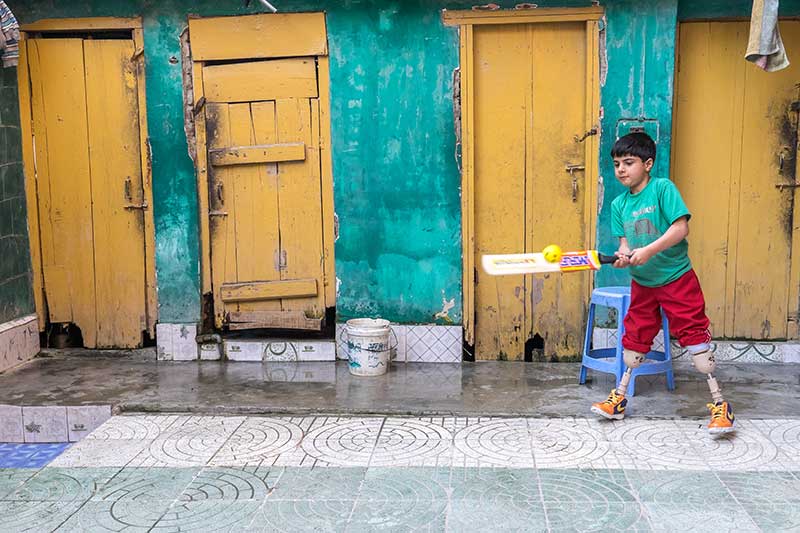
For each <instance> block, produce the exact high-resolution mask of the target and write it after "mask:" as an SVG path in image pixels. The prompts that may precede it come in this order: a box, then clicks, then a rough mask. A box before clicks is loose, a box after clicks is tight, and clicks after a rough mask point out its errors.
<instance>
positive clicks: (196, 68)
mask: <svg viewBox="0 0 800 533" xmlns="http://www.w3.org/2000/svg"><path fill="white" fill-rule="evenodd" d="M244 18H246V19H249V20H253V21H257V23H258V26H259V28H260V32H262V34H263V35H270V39H269V41H270V43H280V44H270V43H266V42H263V41H261V42H259V41H255V40H252V39H249V38H248V37H246V36H245V37H242V36H239V37H238V38H236V37H235V35H236V33H235V32H231V33H229V34H228V35H229V36H230V39H229V40H228V42H227V43H226V46H224V47H218V46H208V45H205V46H203V45H200V46H198V45H197V43H196V42H193V41H194V40H193V39H192V38H191V32H192V31H193V28H195V31H225V30H224V28H222V27H221V26H223V27H224V26H226V25H229V24H233V25H235V23H236V19H244ZM201 25H203V26H205V27H202V26H201ZM298 29H301V30H302V33H300V36H301V37H303V38H305V40H304V39H298V38H297V36H298ZM188 31H189V41H190V46H189V48H190V49H189V50H188V51H187V53H188V57H185V58H184V59H185V60H188V61H190V62H191V84H192V95H193V100H192V105H193V109H192V112H191V121H192V122H193V123H194V124H193V127H194V133H195V158H196V159H195V169H196V172H197V197H198V213H199V217H200V221H199V222H200V274H201V276H200V278H201V279H200V292H201V296H202V298H203V308H204V309H203V315H204V318H205V314H206V309H207V303H206V298H207V296H206V295H208V294H211V300H212V301H211V304H210V305H211V306H212V307H213V305H214V303H213V287H212V280H211V233H210V227H209V226H210V225H209V216H210V208H209V198H208V195H209V188H208V187H209V181H208V179H209V176H208V142H207V141H208V140H207V137H206V123H205V119H204V118H203V119H202V120H201V118H202V117H204V108H205V102H206V97H205V94H204V89H203V66H204V65H205V64H206V62H208V61H220V60H226V59H229V60H235V59H278V58H284V57H314V58H316V60H317V83H318V91H319V107H320V110H319V115H320V141H319V142H320V164H321V179H322V184H321V185H322V253H323V257H324V263H323V285H324V289H323V290H324V302H325V307H326V308H330V307H334V306H335V305H336V274H335V272H336V271H335V258H334V242H335V240H336V237H337V235H336V234H337V233H338V230H337V229H336V228H335V226H337V224H336V221H335V218H336V214H335V211H334V205H333V160H332V155H331V116H330V109H331V106H330V104H331V102H330V61H329V58H328V31H327V23H326V19H325V13H324V12H312V13H274V14H256V15H232V16H222V17H203V18H196V17H193V18H190V19H189V29H188ZM217 44H218V43H217ZM212 314H214V313H212ZM204 322H205V320H204ZM215 325H216V326H217V327H219V324H215Z"/></svg>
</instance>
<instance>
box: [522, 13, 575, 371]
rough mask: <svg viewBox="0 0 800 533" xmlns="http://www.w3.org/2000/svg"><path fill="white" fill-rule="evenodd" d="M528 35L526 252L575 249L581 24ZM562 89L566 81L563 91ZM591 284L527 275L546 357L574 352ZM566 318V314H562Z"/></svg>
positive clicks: (534, 327)
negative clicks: (570, 169)
mask: <svg viewBox="0 0 800 533" xmlns="http://www.w3.org/2000/svg"><path fill="white" fill-rule="evenodd" d="M531 36H532V41H531V53H530V56H529V57H528V59H527V60H528V61H530V64H531V67H529V70H530V71H531V72H532V75H531V95H532V99H531V105H532V106H533V107H532V113H531V115H530V130H529V132H528V134H527V135H526V150H527V151H528V152H529V153H530V154H531V155H530V158H529V166H528V168H527V172H526V181H528V182H529V185H528V188H527V190H528V198H527V201H526V203H527V210H528V213H529V217H528V224H527V225H526V226H527V227H526V228H525V233H526V245H527V249H526V251H528V252H535V251H540V250H542V249H543V248H544V247H545V246H547V245H548V244H550V243H554V242H555V243H560V244H561V246H563V247H564V248H565V249H574V248H580V247H582V246H583V245H584V244H586V242H587V235H586V228H585V226H584V222H585V216H584V215H585V213H584V207H585V202H586V193H587V191H586V182H587V181H588V180H587V178H586V176H587V173H586V171H585V170H578V171H575V172H574V178H575V189H573V180H572V177H571V176H570V174H569V173H568V172H567V171H566V166H567V165H580V166H584V167H585V166H586V163H587V161H586V159H585V158H586V150H585V146H584V145H583V144H582V143H576V142H575V136H576V135H578V136H581V135H582V134H583V133H584V132H585V131H586V124H587V123H588V122H589V121H590V120H591V118H590V117H587V98H588V97H589V96H588V95H587V93H588V80H587V79H586V64H587V61H588V58H587V50H586V24H585V23H584V22H558V23H551V24H537V25H534V26H533V31H532V33H531ZM530 58H533V59H532V60H531V59H530ZM565 87H569V91H568V92H566V93H565V91H564V88H565ZM549 110H558V112H557V113H553V112H549ZM573 195H574V197H573ZM556 213H557V216H554V214H556ZM530 278H532V276H529V279H530ZM588 284H589V276H561V275H553V276H545V279H544V280H542V279H541V277H537V278H535V279H533V280H532V287H531V288H530V290H529V291H528V294H526V304H527V305H529V307H527V312H526V324H525V330H524V331H525V332H526V335H527V336H528V337H527V338H530V337H533V336H535V335H537V334H538V335H540V336H541V337H543V338H544V355H545V357H548V358H550V357H553V356H556V357H563V356H571V355H574V354H576V353H578V352H579V350H580V344H581V342H582V339H583V331H584V320H583V316H584V307H585V304H584V301H585V300H584V297H585V294H586V292H587V286H588ZM565 317H570V318H569V319H567V320H565Z"/></svg>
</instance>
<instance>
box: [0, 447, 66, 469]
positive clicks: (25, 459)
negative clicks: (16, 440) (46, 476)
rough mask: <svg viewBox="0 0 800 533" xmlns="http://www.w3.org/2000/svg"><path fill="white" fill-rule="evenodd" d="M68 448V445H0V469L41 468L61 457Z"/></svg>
mask: <svg viewBox="0 0 800 533" xmlns="http://www.w3.org/2000/svg"><path fill="white" fill-rule="evenodd" d="M69 446H70V445H69V443H59V444H8V443H0V468H42V467H43V466H45V465H47V464H48V463H50V462H51V461H52V460H53V459H55V458H56V457H58V456H59V455H61V454H62V453H63V452H64V450H66V449H67V448H69Z"/></svg>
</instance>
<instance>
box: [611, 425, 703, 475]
mask: <svg viewBox="0 0 800 533" xmlns="http://www.w3.org/2000/svg"><path fill="white" fill-rule="evenodd" d="M609 440H610V441H611V442H612V443H613V446H614V449H615V452H616V453H617V455H618V457H619V461H620V463H622V466H623V468H638V467H640V466H641V465H642V464H645V465H647V466H652V467H653V468H656V469H675V470H705V469H707V468H708V466H707V465H706V462H705V460H704V458H703V457H702V456H701V455H699V454H698V451H697V449H696V448H695V443H693V442H692V440H691V439H690V438H689V436H688V435H687V434H686V433H684V431H683V428H682V427H680V426H678V424H676V423H674V422H673V421H660V420H659V421H633V420H631V421H630V422H629V421H628V420H625V423H623V424H620V425H619V426H618V427H617V428H616V429H614V430H613V431H612V432H611V433H610V434H609Z"/></svg>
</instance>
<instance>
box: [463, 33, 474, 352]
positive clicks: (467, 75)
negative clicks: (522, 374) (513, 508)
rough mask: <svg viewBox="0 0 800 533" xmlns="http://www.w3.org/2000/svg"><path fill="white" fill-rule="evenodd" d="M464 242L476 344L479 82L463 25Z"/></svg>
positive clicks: (470, 329) (467, 325)
mask: <svg viewBox="0 0 800 533" xmlns="http://www.w3.org/2000/svg"><path fill="white" fill-rule="evenodd" d="M459 33H460V47H461V165H462V168H461V224H462V228H461V242H462V247H463V250H462V254H463V257H464V273H463V279H462V286H463V294H464V297H463V317H464V318H463V319H464V340H465V342H466V343H467V344H469V345H473V346H474V344H475V283H476V282H477V275H476V270H475V170H474V167H475V160H474V153H475V152H474V149H473V137H474V131H475V129H474V121H473V116H474V109H475V108H474V99H473V97H472V94H473V91H474V87H475V82H474V75H473V72H474V69H475V65H474V63H473V61H474V57H473V33H472V26H471V25H470V26H461V28H460V29H459Z"/></svg>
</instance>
